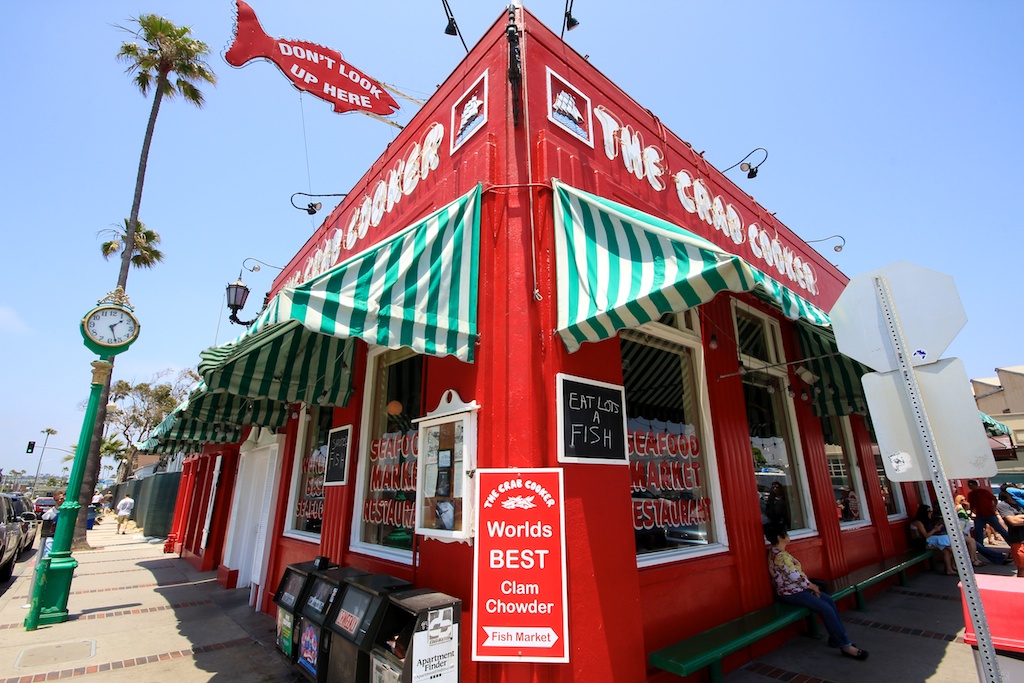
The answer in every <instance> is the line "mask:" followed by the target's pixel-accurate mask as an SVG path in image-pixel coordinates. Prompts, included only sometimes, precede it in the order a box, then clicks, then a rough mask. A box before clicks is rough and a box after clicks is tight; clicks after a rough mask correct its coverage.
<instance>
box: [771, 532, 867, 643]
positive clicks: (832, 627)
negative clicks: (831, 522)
mask: <svg viewBox="0 0 1024 683" xmlns="http://www.w3.org/2000/svg"><path fill="white" fill-rule="evenodd" d="M764 535H765V538H767V539H768V542H769V543H770V544H771V546H772V547H771V548H770V549H769V550H768V573H769V574H770V575H771V577H772V583H773V584H774V586H775V593H776V594H777V595H778V596H779V600H781V601H782V602H785V603H789V604H791V605H799V606H800V607H806V608H807V609H809V610H811V611H812V612H814V613H815V614H817V615H818V616H820V617H821V621H822V622H823V623H824V624H825V630H827V631H828V643H829V646H830V647H838V648H839V652H840V653H841V654H842V655H843V656H844V657H850V658H852V659H856V660H858V661H861V662H863V661H864V660H865V659H867V658H868V651H867V650H862V649H860V648H859V647H857V646H856V645H854V644H853V643H851V642H850V638H849V636H847V635H846V628H845V627H844V626H843V622H842V620H841V619H840V618H839V609H838V608H837V607H836V603H835V602H833V601H832V597H831V596H830V595H828V594H827V593H822V592H821V589H820V588H818V587H817V586H816V585H814V584H813V583H811V580H810V579H808V578H807V575H806V574H804V572H803V569H802V568H801V567H800V562H799V561H798V560H797V559H796V558H795V557H793V556H792V555H791V554H789V553H788V552H786V546H787V545H788V544H789V534H788V533H787V532H786V528H785V527H784V526H782V525H781V524H778V523H775V522H772V523H769V524H766V525H765V526H764Z"/></svg>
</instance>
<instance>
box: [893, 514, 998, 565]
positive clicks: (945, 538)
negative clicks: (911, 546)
mask: <svg viewBox="0 0 1024 683" xmlns="http://www.w3.org/2000/svg"><path fill="white" fill-rule="evenodd" d="M910 528H911V529H912V530H913V531H914V533H916V534H917V536H918V538H920V539H922V540H923V541H924V543H925V546H926V547H928V548H931V549H932V550H938V551H939V552H941V553H942V561H943V562H944V563H945V564H946V574H947V575H949V576H956V569H955V568H954V567H953V550H952V548H951V547H950V546H951V542H950V540H949V534H948V533H947V532H946V526H945V525H944V524H943V523H942V522H941V521H936V520H935V519H934V518H933V517H932V509H931V507H930V506H928V505H920V506H918V508H917V514H915V515H914V519H913V520H911V522H910ZM964 541H965V542H966V543H967V552H968V554H970V556H971V563H972V564H973V565H974V566H975V567H980V566H981V564H982V563H981V560H979V559H978V546H977V544H976V543H975V542H974V539H973V538H971V537H970V536H968V535H967V534H964Z"/></svg>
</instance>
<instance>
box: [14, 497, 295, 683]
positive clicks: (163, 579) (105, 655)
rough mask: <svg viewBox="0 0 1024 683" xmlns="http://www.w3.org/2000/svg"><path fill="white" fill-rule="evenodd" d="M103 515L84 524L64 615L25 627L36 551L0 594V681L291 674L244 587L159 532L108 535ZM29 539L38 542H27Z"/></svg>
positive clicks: (288, 677)
mask: <svg viewBox="0 0 1024 683" xmlns="http://www.w3.org/2000/svg"><path fill="white" fill-rule="evenodd" d="M115 527H116V522H115V521H114V518H113V517H107V518H106V519H105V520H104V521H103V522H102V523H101V524H97V525H96V526H95V527H94V529H93V530H92V531H89V532H88V538H89V543H90V545H92V546H93V548H95V550H91V551H84V552H77V553H75V554H74V557H75V559H76V560H78V562H79V566H78V568H77V569H76V570H75V578H74V580H73V581H72V583H71V595H70V598H69V600H68V611H69V612H70V619H69V620H68V621H67V622H65V623H62V624H54V625H50V626H41V627H40V628H39V629H37V630H36V631H32V632H28V631H25V628H24V626H23V621H24V619H25V615H26V614H27V612H28V610H27V609H25V608H24V607H23V606H24V605H26V604H27V603H28V601H29V595H30V593H31V589H32V582H33V577H32V575H33V570H34V567H35V558H36V553H37V551H35V550H33V551H31V552H29V553H26V556H25V557H24V558H23V560H22V561H21V562H20V563H18V565H17V566H16V567H15V575H16V576H15V578H14V579H13V580H12V581H11V583H10V584H8V585H7V586H6V590H4V591H3V593H2V594H0V683H12V682H13V681H19V682H21V683H27V682H28V681H43V680H55V679H57V678H60V679H64V678H78V677H80V676H85V677H86V678H87V679H88V680H92V679H95V680H102V681H104V683H119V682H121V681H123V682H125V683H127V682H128V681H131V682H132V683H136V682H139V681H175V682H177V683H186V682H191V681H224V682H227V681H240V680H244V681H295V680H299V678H298V677H297V675H296V674H295V673H294V672H293V670H292V669H291V667H290V666H288V665H287V664H286V663H285V661H284V658H283V657H281V656H280V655H279V654H278V653H277V652H276V650H275V649H274V635H275V634H274V629H275V624H274V620H273V619H272V618H271V617H269V616H267V615H266V614H258V613H256V612H253V611H252V609H251V608H250V607H249V606H248V604H247V600H248V596H249V592H248V591H247V590H236V591H227V590H224V589H222V588H221V587H220V586H218V585H217V583H216V573H215V572H207V573H199V572H196V571H195V570H194V569H193V568H192V566H191V565H190V564H188V562H186V561H184V560H180V559H178V557H177V556H176V555H170V554H164V552H163V540H162V539H161V540H160V542H158V543H149V542H148V541H147V540H146V539H145V538H143V537H142V536H140V535H138V534H136V535H129V534H125V535H116V534H115V533H114V532H115ZM37 545H38V542H37Z"/></svg>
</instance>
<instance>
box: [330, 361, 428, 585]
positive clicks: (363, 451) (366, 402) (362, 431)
mask: <svg viewBox="0 0 1024 683" xmlns="http://www.w3.org/2000/svg"><path fill="white" fill-rule="evenodd" d="M391 350H392V349H389V348H387V347H386V346H371V347H370V349H369V351H368V352H367V354H366V373H365V374H366V377H365V379H364V380H363V410H362V412H363V414H362V416H361V417H360V420H359V458H358V464H357V466H356V482H355V485H356V490H355V495H354V496H352V499H353V500H352V529H351V532H350V535H349V550H351V551H352V552H356V553H359V554H360V555H368V556H370V557H376V558H379V559H382V560H388V561H391V562H396V563H398V564H407V565H412V550H401V549H400V548H389V547H387V546H382V545H377V544H376V543H367V542H365V541H363V540H362V535H363V533H362V532H363V501H364V500H365V498H366V496H365V493H364V491H365V489H366V477H367V470H368V466H369V460H370V441H371V439H370V438H369V435H370V411H371V410H373V405H372V404H373V401H371V400H370V398H371V396H373V388H374V383H375V382H376V379H377V377H376V374H377V358H378V357H379V356H381V355H383V354H384V353H387V352H388V351H391ZM424 362H426V358H424ZM417 467H418V464H417ZM413 532H414V533H415V529H413Z"/></svg>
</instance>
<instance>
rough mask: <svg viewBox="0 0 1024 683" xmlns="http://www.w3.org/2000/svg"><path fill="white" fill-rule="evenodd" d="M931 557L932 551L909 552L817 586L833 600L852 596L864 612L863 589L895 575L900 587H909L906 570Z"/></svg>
mask: <svg viewBox="0 0 1024 683" xmlns="http://www.w3.org/2000/svg"><path fill="white" fill-rule="evenodd" d="M933 555H935V551H933V550H910V551H908V552H905V553H903V554H902V555H897V556H895V557H889V558H886V559H885V560H883V561H881V562H876V563H874V564H869V565H868V566H866V567H861V568H860V569H855V570H853V571H852V572H850V573H849V574H847V575H846V576H840V577H838V578H835V579H833V580H832V581H827V582H824V584H822V583H819V585H824V588H825V591H826V592H828V594H829V595H831V596H832V599H833V600H839V599H840V598H845V597H847V596H850V595H853V596H854V598H855V599H856V601H857V609H858V610H861V611H864V609H865V604H864V589H866V588H867V587H868V586H873V585H874V584H876V583H878V582H879V581H883V580H885V579H887V578H889V577H891V576H896V575H898V576H899V579H900V585H901V586H909V585H910V582H909V581H908V580H907V569H909V568H910V567H912V566H914V565H915V564H918V563H920V562H926V561H928V560H930V559H931V558H932V556H933Z"/></svg>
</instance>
